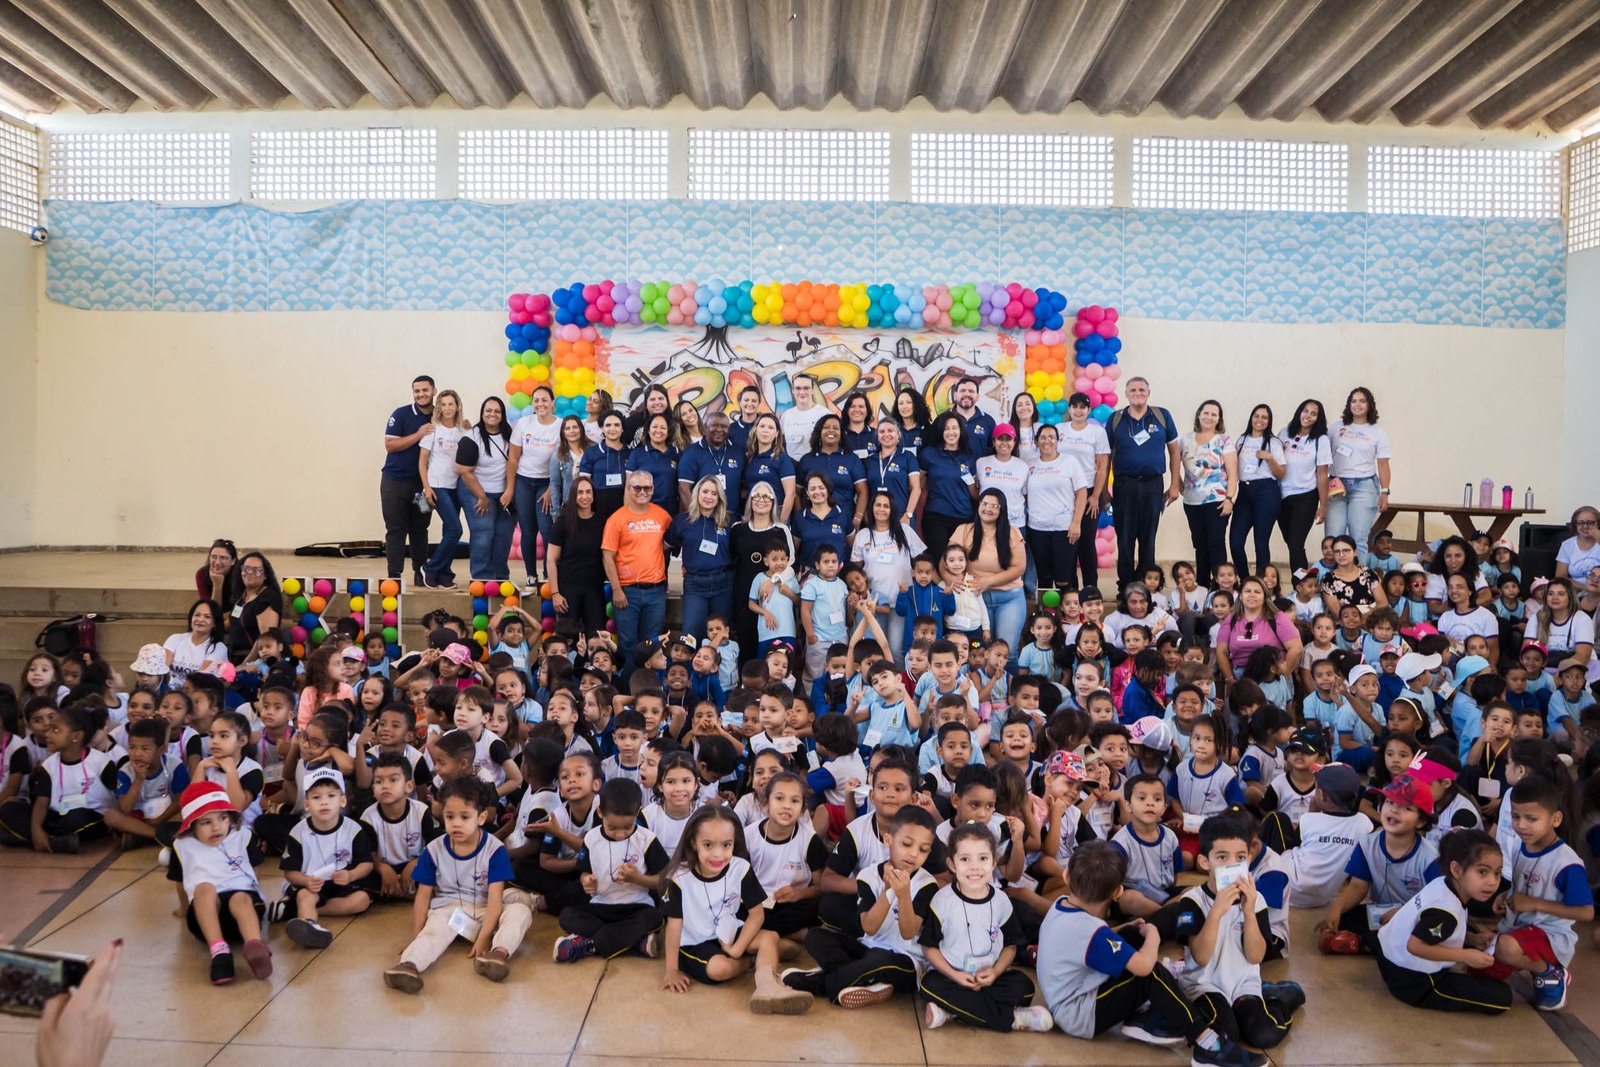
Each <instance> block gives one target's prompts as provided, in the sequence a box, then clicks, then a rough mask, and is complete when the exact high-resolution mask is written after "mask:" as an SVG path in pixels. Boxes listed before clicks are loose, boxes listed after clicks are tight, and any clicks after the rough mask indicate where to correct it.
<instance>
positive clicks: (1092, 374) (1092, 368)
mask: <svg viewBox="0 0 1600 1067" xmlns="http://www.w3.org/2000/svg"><path fill="white" fill-rule="evenodd" d="M1105 372H1106V369H1105V368H1104V367H1102V366H1101V365H1100V364H1098V363H1090V364H1089V365H1088V366H1086V367H1084V368H1083V376H1084V377H1085V378H1087V379H1089V380H1090V381H1091V382H1092V381H1094V380H1095V379H1096V378H1099V377H1100V375H1102V374H1104V373H1105Z"/></svg>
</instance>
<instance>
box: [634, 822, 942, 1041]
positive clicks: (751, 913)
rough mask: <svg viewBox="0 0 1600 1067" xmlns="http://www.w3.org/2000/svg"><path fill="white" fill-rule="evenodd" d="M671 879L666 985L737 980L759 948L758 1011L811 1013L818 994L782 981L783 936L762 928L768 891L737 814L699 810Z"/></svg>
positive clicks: (754, 999)
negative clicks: (753, 863)
mask: <svg viewBox="0 0 1600 1067" xmlns="http://www.w3.org/2000/svg"><path fill="white" fill-rule="evenodd" d="M929 836H930V837H931V836H932V831H931V829H930V831H929ZM665 879H666V881H665V888H664V892H663V894H662V901H661V910H662V912H663V913H664V914H665V915H666V917H667V927H666V939H665V946H664V947H663V949H662V956H663V957H665V959H666V974H665V976H664V977H663V979H662V982H661V988H662V989H670V990H671V991H672V992H674V993H687V992H688V991H689V990H690V989H691V988H692V985H691V979H692V980H693V981H697V982H704V983H706V984H707V985H720V984H721V983H723V982H726V981H729V980H731V979H733V978H736V977H738V976H739V975H741V974H743V973H745V972H746V971H748V970H750V969H751V960H750V957H749V955H748V953H749V952H750V951H751V950H752V949H753V950H754V952H755V982H756V990H755V993H754V994H753V995H752V996H751V997H750V1010H751V1011H752V1012H754V1013H755V1014H757V1015H803V1014H805V1013H806V1012H807V1011H810V1010H811V1000H812V998H811V994H810V993H806V992H801V991H799V990H796V989H791V988H789V987H787V986H785V985H784V983H783V982H781V981H779V979H778V975H777V972H776V970H775V968H776V967H777V964H778V935H777V934H775V933H773V932H772V931H770V930H763V929H762V928H761V925H762V921H763V919H764V918H765V915H764V912H765V909H764V908H762V907H761V903H762V901H764V900H765V899H766V896H767V891H766V890H765V889H763V888H761V882H760V880H759V879H758V878H757V877H756V874H755V871H754V869H753V868H751V866H750V860H749V858H748V854H747V853H746V851H745V847H744V832H743V829H742V828H741V827H740V826H739V820H738V819H736V818H734V816H733V812H732V811H730V810H729V809H728V808H725V807H723V806H721V805H714V804H713V805H707V806H706V807H703V808H701V809H700V810H699V811H697V812H695V814H694V817H693V818H691V819H690V820H689V825H688V826H687V827H685V828H684V833H683V840H681V841H680V842H678V849H677V852H676V854H675V855H674V856H673V858H672V864H671V866H669V867H668V868H667V869H666V871H665Z"/></svg>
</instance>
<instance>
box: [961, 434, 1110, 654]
mask: <svg viewBox="0 0 1600 1067" xmlns="http://www.w3.org/2000/svg"><path fill="white" fill-rule="evenodd" d="M1050 429H1052V428H1051V427H1045V426H1041V427H1040V430H1045V431H1048V430H1050ZM1082 492H1083V491H1082V490H1081V489H1080V490H1078V503H1079V505H1080V506H1081V505H1082V502H1083V497H1082ZM1072 528H1075V527H1072ZM950 543H951V544H953V545H960V546H961V547H962V548H964V549H966V552H967V577H968V578H969V579H970V580H971V583H972V588H973V591H974V592H976V593H979V594H981V595H982V596H983V603H984V605H985V606H986V607H987V608H988V609H989V620H990V624H989V628H990V632H992V633H993V634H994V636H995V637H997V638H999V639H1000V640H1002V641H1004V642H1005V643H1006V646H1007V649H1008V652H1007V661H1008V663H1009V664H1010V669H1013V670H1014V669H1015V668H1016V663H1017V653H1019V652H1021V651H1022V647H1021V642H1022V622H1023V620H1024V619H1025V618H1027V615H1028V598H1027V595H1026V594H1025V593H1024V592H1023V591H1022V572H1023V569H1024V567H1025V566H1026V565H1027V549H1026V546H1025V545H1024V543H1023V539H1022V531H1021V530H1020V529H1018V528H1017V527H1016V526H1014V525H1013V524H1012V522H1011V516H1010V514H1009V509H1008V507H1007V505H1006V495H1005V493H1003V492H1001V491H1000V490H999V489H985V490H984V491H983V493H982V494H981V495H980V496H979V497H978V508H977V515H976V517H975V518H974V519H973V520H972V521H971V522H969V523H967V524H966V525H963V526H958V527H956V530H955V532H954V533H952V534H951V535H950Z"/></svg>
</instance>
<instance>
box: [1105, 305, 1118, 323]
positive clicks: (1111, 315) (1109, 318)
mask: <svg viewBox="0 0 1600 1067" xmlns="http://www.w3.org/2000/svg"><path fill="white" fill-rule="evenodd" d="M1105 321H1106V322H1116V321H1117V309H1116V308H1106V317H1105Z"/></svg>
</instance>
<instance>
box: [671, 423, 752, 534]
mask: <svg viewBox="0 0 1600 1067" xmlns="http://www.w3.org/2000/svg"><path fill="white" fill-rule="evenodd" d="M702 421H704V423H705V434H704V436H702V437H701V438H700V440H698V441H696V442H695V443H694V444H692V445H690V446H689V447H688V448H686V449H684V452H683V456H682V457H681V458H680V459H679V460H678V510H679V511H688V510H689V494H690V493H692V492H694V487H695V484H696V483H697V482H699V481H700V479H701V478H715V479H716V480H717V485H718V486H719V487H720V488H721V489H722V496H723V498H724V499H725V500H727V501H728V510H729V511H733V512H737V511H738V509H739V485H740V482H741V481H742V480H743V477H744V450H743V449H742V448H740V447H739V446H738V445H736V444H734V443H733V442H732V441H730V440H729V439H728V425H729V423H728V416H727V415H725V414H723V413H722V412H720V411H713V412H711V413H710V414H709V415H707V416H705V418H704V420H702Z"/></svg>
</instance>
